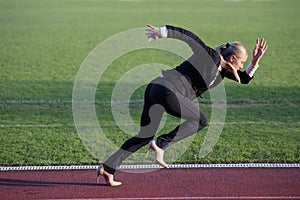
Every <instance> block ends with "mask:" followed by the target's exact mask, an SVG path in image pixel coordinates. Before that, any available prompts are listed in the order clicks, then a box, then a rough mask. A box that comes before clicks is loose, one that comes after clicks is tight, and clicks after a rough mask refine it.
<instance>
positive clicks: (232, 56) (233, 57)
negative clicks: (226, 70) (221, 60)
mask: <svg viewBox="0 0 300 200" xmlns="http://www.w3.org/2000/svg"><path fill="white" fill-rule="evenodd" d="M234 59H235V56H234V55H231V56H229V59H228V61H229V62H231V63H233V61H234Z"/></svg>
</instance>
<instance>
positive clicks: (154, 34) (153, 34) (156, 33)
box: [146, 24, 162, 42]
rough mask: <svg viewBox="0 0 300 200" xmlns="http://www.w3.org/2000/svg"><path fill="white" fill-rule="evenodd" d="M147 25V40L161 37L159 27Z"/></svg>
mask: <svg viewBox="0 0 300 200" xmlns="http://www.w3.org/2000/svg"><path fill="white" fill-rule="evenodd" d="M147 27H148V28H147V29H146V35H147V37H148V41H149V42H151V41H153V40H158V39H159V38H162V36H161V33H160V30H159V28H157V27H155V26H152V25H150V24H147Z"/></svg>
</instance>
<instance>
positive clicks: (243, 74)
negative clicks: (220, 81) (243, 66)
mask: <svg viewBox="0 0 300 200" xmlns="http://www.w3.org/2000/svg"><path fill="white" fill-rule="evenodd" d="M221 74H222V76H223V77H226V78H228V79H231V80H234V81H236V79H235V76H234V75H233V74H232V73H231V72H229V71H227V70H225V69H222V71H221ZM238 75H239V77H240V79H241V83H242V84H248V83H249V82H250V81H251V80H252V78H253V77H250V76H249V75H248V74H247V73H246V71H241V70H238Z"/></svg>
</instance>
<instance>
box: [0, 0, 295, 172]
mask: <svg viewBox="0 0 300 200" xmlns="http://www.w3.org/2000/svg"><path fill="white" fill-rule="evenodd" d="M0 3H1V6H0V27H1V28H0V110H1V115H0V152H1V153H0V165H2V166H19V165H84V164H96V163H98V158H97V157H93V156H92V155H91V154H90V153H89V151H88V150H87V149H86V148H85V146H84V145H83V144H82V141H81V140H80V138H79V136H78V134H77V129H76V127H75V124H74V119H73V113H72V91H73V85H74V81H75V78H76V74H77V72H78V70H79V68H80V66H81V63H82V62H83V60H84V59H85V58H86V57H87V55H88V54H89V52H91V51H92V49H94V47H96V46H97V45H98V44H99V43H101V42H103V41H104V40H105V39H107V38H109V37H111V36H113V35H115V34H118V33H120V32H122V31H126V30H129V29H133V28H142V27H145V25H146V24H147V23H151V24H153V25H156V26H161V25H165V24H172V25H176V26H181V27H184V28H187V29H189V30H191V31H193V32H194V33H196V34H197V35H199V36H200V37H201V38H202V39H203V40H204V41H205V42H206V43H207V44H208V45H210V46H217V45H218V44H220V43H223V42H231V41H240V42H242V43H243V44H244V45H245V46H246V47H247V49H248V51H249V54H251V51H252V48H253V47H254V46H253V45H254V43H255V39H256V38H257V37H264V38H265V39H266V40H267V41H268V44H269V49H268V51H267V53H266V54H265V56H264V58H263V59H262V61H261V63H260V68H259V69H258V71H257V72H256V74H255V78H254V80H253V81H252V82H251V83H250V84H249V85H239V84H237V83H234V82H232V81H229V80H226V81H225V89H226V96H227V103H228V107H227V115H226V123H225V125H224V129H223V132H222V134H221V135H220V138H219V140H218V143H217V144H216V146H215V147H214V149H213V151H212V152H211V153H210V154H208V155H207V156H206V157H204V158H199V149H200V146H201V144H202V142H203V140H204V136H205V133H206V130H207V128H206V129H205V130H203V131H201V132H199V133H198V134H197V135H196V136H195V138H194V139H193V141H192V144H191V145H190V146H189V148H188V150H187V151H186V152H185V153H184V154H183V155H182V156H180V158H178V159H176V160H174V161H172V162H174V163H241V162H242V163H248V162H256V163H261V162H270V163H274V162H276V163H277V162H283V163H299V162H300V117H299V114H300V108H299V105H300V98H299V94H300V83H299V81H300V80H299V75H298V74H297V72H298V71H299V70H300V66H299V58H300V55H299V52H300V49H299V46H300V38H299V32H300V21H299V19H300V14H299V13H300V12H299V11H300V9H299V8H300V1H298V0H247V1H246V0H241V1H226V0H185V1H183V0H159V1H157V0H84V1H83V0H43V1H40V0H24V1H18V0H9V1H8V0H0ZM145 40H146V39H145ZM158 42H159V41H158ZM116 48H117V47H116ZM151 62H152V63H163V64H165V65H168V66H170V67H173V66H174V67H175V66H176V65H178V64H179V63H180V62H181V60H180V59H179V58H178V57H177V56H174V55H172V54H168V53H166V52H160V51H158V50H141V51H136V52H132V53H130V54H129V55H125V56H122V57H121V58H119V59H118V60H116V61H115V62H114V63H112V65H111V66H110V68H109V70H107V71H106V72H105V74H104V76H103V81H101V84H99V85H98V88H97V92H96V97H95V99H96V104H95V107H96V111H97V116H98V118H99V123H100V124H102V125H103V131H104V133H105V135H106V136H107V138H109V139H110V140H111V141H112V142H113V143H114V144H115V145H116V146H120V145H121V144H122V143H123V142H124V140H125V139H126V138H129V137H130V136H129V135H128V134H125V133H124V132H123V131H122V130H121V129H120V128H118V126H117V124H116V123H115V121H114V119H113V117H112V114H111V108H110V98H111V94H112V91H113V89H114V86H115V84H116V82H117V81H118V80H119V78H120V77H121V75H122V74H124V73H125V72H126V71H128V70H130V69H131V68H133V67H135V66H137V65H140V64H143V63H151ZM149 70H151V69H149ZM145 73H147V72H145ZM132 81H133V82H134V80H132ZM143 89H144V87H142V88H140V89H139V90H137V91H136V92H135V94H134V95H133V97H132V103H131V107H130V111H131V115H132V117H133V119H134V120H136V122H137V123H138V119H139V116H140V112H141V108H142V103H141V100H142V98H143ZM199 102H200V105H201V107H202V108H203V109H204V110H205V111H206V113H207V115H208V116H210V103H209V102H210V99H209V94H205V95H204V98H202V99H200V100H199ZM177 123H178V120H176V119H173V118H168V119H167V123H166V125H165V127H163V129H162V131H161V132H160V133H159V134H161V133H165V132H166V131H168V130H170V129H172V128H174V127H175V125H176V124H177ZM132 134H134V133H132ZM99 148H100V147H99ZM145 151H146V149H145V148H143V149H141V150H140V152H145ZM111 153H113V152H111ZM133 157H134V156H133ZM100 161H101V160H100ZM126 162H128V163H132V162H134V159H132V160H130V159H129V160H127V161H126Z"/></svg>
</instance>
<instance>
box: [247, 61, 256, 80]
mask: <svg viewBox="0 0 300 200" xmlns="http://www.w3.org/2000/svg"><path fill="white" fill-rule="evenodd" d="M258 67H259V65H252V64H251V63H250V64H249V65H248V66H247V68H246V73H247V74H248V75H249V76H250V77H251V78H252V77H253V75H254V73H255V71H256V70H257V69H258Z"/></svg>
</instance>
